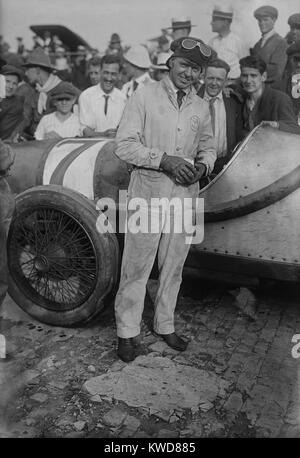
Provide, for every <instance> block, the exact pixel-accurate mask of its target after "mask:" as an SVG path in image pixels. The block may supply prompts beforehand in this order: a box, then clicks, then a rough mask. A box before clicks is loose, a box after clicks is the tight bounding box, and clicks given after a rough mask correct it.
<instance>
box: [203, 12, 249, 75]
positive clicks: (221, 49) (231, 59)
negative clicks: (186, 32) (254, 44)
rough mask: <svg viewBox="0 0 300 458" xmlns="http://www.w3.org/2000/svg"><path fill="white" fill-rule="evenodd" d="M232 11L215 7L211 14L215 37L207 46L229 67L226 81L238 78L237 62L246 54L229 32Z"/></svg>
mask: <svg viewBox="0 0 300 458" xmlns="http://www.w3.org/2000/svg"><path fill="white" fill-rule="evenodd" d="M232 18H233V10H232V9H231V8H230V9H229V8H228V9H225V8H223V7H215V8H214V10H213V12H212V20H211V28H212V31H213V32H216V33H217V35H216V36H215V37H213V38H212V39H211V40H210V41H209V45H210V46H211V47H212V48H213V49H214V50H215V51H216V52H217V54H218V57H219V58H220V59H222V60H224V61H225V62H227V64H228V65H229V67H230V71H229V74H228V79H229V80H230V79H231V80H235V79H237V78H238V77H239V76H240V67H239V60H240V59H241V58H242V57H243V56H245V55H246V54H247V52H246V50H245V49H244V45H243V43H242V40H241V39H240V37H239V36H238V35H236V34H235V33H233V32H232V31H231V30H230V25H231V23H232Z"/></svg>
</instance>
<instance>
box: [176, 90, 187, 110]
mask: <svg viewBox="0 0 300 458" xmlns="http://www.w3.org/2000/svg"><path fill="white" fill-rule="evenodd" d="M184 96H185V92H184V91H183V90H182V89H178V91H177V103H178V106H179V108H180V107H181V104H182V99H183V97H184Z"/></svg>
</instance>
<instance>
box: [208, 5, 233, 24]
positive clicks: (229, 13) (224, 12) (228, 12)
mask: <svg viewBox="0 0 300 458" xmlns="http://www.w3.org/2000/svg"><path fill="white" fill-rule="evenodd" d="M212 17H213V18H216V19H229V20H231V21H232V18H233V9H232V8H231V7H228V8H224V7H221V6H215V7H214V9H213V12H212Z"/></svg>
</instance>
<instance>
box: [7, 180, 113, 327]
mask: <svg viewBox="0 0 300 458" xmlns="http://www.w3.org/2000/svg"><path fill="white" fill-rule="evenodd" d="M98 216H99V213H98V211H97V210H96V206H95V204H94V203H93V202H92V201H90V200H88V199H87V198H86V197H84V196H82V195H81V194H79V193H77V192H74V191H71V190H69V189H67V188H63V187H62V186H57V185H47V186H37V187H35V188H31V189H29V190H27V191H25V192H23V193H22V194H19V195H18V196H17V198H16V210H15V213H14V215H13V219H12V222H11V226H10V231H9V235H8V244H7V245H8V248H7V249H8V266H9V272H10V286H9V293H10V295H11V297H12V298H13V299H14V300H15V302H16V303H17V304H18V305H19V306H20V307H21V308H22V309H23V310H25V311H26V312H27V313H28V314H29V315H31V316H33V317H34V318H35V319H37V320H39V321H41V322H43V323H46V324H50V325H54V326H64V327H70V326H75V325H78V324H81V323H85V322H88V321H90V320H91V319H93V318H94V317H95V316H97V315H98V314H99V313H100V312H101V310H102V309H103V308H104V306H105V303H106V300H107V298H111V296H112V294H113V292H115V289H116V284H117V281H118V276H119V248H118V241H117V238H116V236H115V234H111V233H99V232H98V230H97V229H96V221H97V218H98Z"/></svg>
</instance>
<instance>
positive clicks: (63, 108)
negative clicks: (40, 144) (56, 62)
mask: <svg viewBox="0 0 300 458" xmlns="http://www.w3.org/2000/svg"><path fill="white" fill-rule="evenodd" d="M78 95H79V91H78V89H77V88H76V87H75V86H73V84H72V83H69V82H63V83H61V84H60V85H59V86H58V87H57V88H56V90H54V91H53V93H52V100H53V104H54V105H55V107H56V111H55V112H54V113H50V114H48V115H45V116H43V117H42V119H41V120H40V122H39V124H38V126H37V129H36V131H35V138H36V140H45V139H50V138H53V139H54V138H57V139H58V138H68V137H80V136H81V128H80V122H79V116H78V110H73V107H74V104H75V102H76V100H77V98H78Z"/></svg>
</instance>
